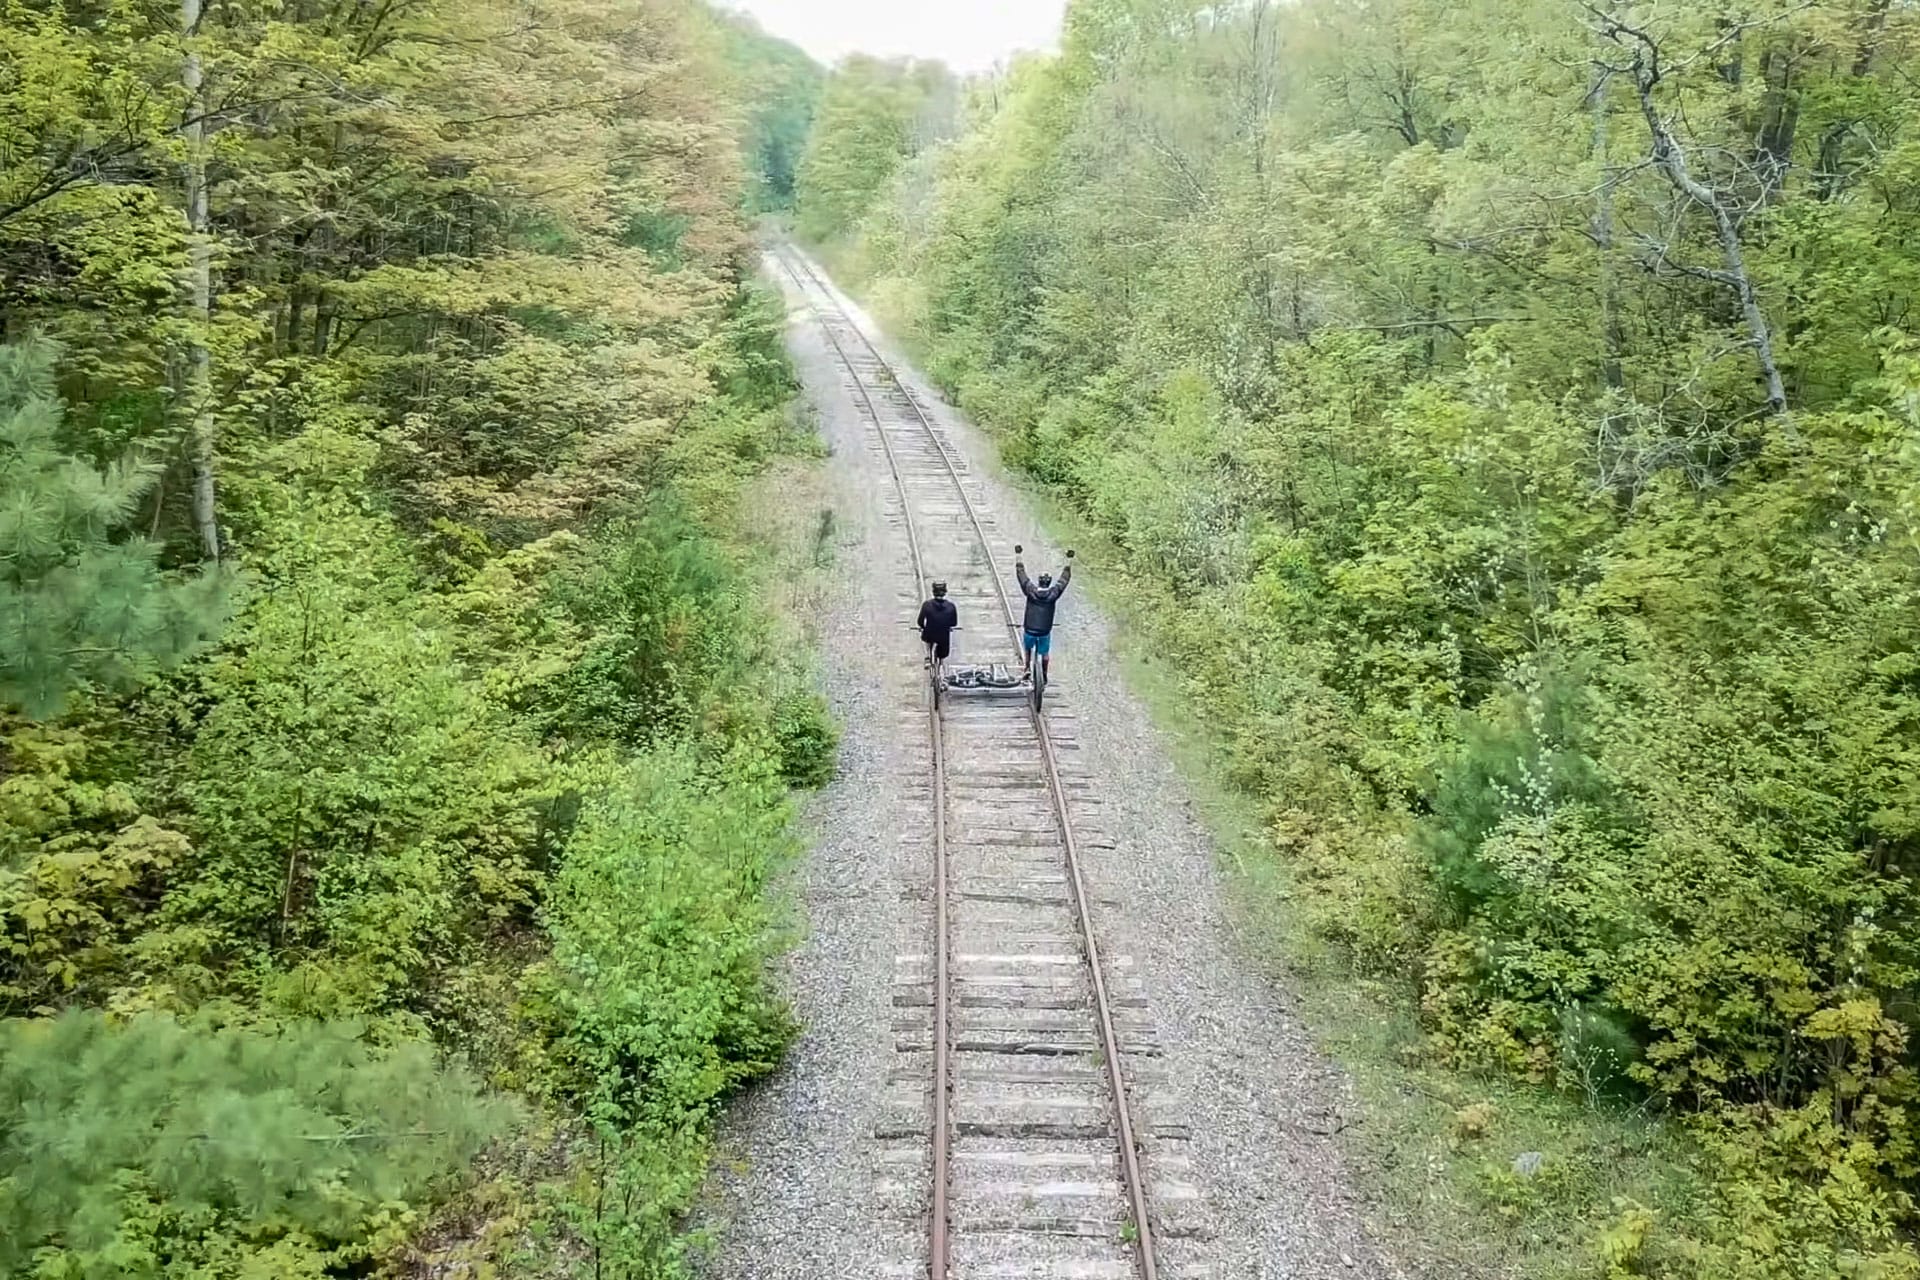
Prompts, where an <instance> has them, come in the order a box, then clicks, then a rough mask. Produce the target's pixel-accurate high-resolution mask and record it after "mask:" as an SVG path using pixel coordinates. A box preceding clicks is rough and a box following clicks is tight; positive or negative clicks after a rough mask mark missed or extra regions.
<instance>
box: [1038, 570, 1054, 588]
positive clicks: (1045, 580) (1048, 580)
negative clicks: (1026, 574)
mask: <svg viewBox="0 0 1920 1280" xmlns="http://www.w3.org/2000/svg"><path fill="white" fill-rule="evenodd" d="M1040 585H1041V586H1043V587H1050V586H1052V585H1053V575H1052V574H1050V573H1043V574H1041V575H1040Z"/></svg>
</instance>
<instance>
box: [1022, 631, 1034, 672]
mask: <svg viewBox="0 0 1920 1280" xmlns="http://www.w3.org/2000/svg"><path fill="white" fill-rule="evenodd" d="M1038 639H1039V637H1038V636H1036V635H1034V634H1033V632H1031V631H1028V630H1026V629H1025V628H1024V627H1023V628H1021V631H1020V674H1021V675H1022V676H1023V677H1024V676H1025V675H1027V674H1028V673H1029V672H1030V671H1032V670H1033V646H1034V643H1035V641H1037V640H1038Z"/></svg>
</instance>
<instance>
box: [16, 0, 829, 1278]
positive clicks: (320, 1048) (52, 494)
mask: <svg viewBox="0 0 1920 1280" xmlns="http://www.w3.org/2000/svg"><path fill="white" fill-rule="evenodd" d="M769 68H772V69H774V70H775V71H777V72H778V75H777V76H772V77H771V78H769V76H768V75H763V74H762V73H763V72H765V71H767V69H769ZM818 74H819V73H818V72H817V71H816V70H815V69H814V68H813V67H812V66H811V64H809V63H806V62H805V60H804V59H803V58H799V57H797V56H796V55H795V54H794V52H793V51H792V50H791V49H790V48H789V47H787V46H783V45H780V44H778V43H777V42H773V41H770V40H767V39H766V38H765V37H763V36H759V35H756V34H752V33H748V32H745V31H743V30H742V29H741V28H740V27H739V25H738V24H737V23H735V22H733V21H732V20H731V19H724V18H722V17H721V16H720V15H719V14H717V13H715V12H713V11H711V10H709V9H708V8H706V7H705V6H704V5H701V4H698V3H694V2H693V0H478V2H477V3H470V4H469V3H463V4H460V5H441V4H432V3H425V2H424V0H396V2H394V3H384V4H358V3H313V2H311V0H299V2H297V3H296V2H294V0H285V2H282V0H267V2H265V3H250V4H232V3H217V2H211V0H209V2H206V3H203V2H202V0H186V2H185V3H184V4H182V3H178V2H170V3H166V4H160V3H148V2H147V0H107V2H102V3H93V2H91V0H78V2H69V3H62V4H42V3H35V2H33V0H27V2H25V3H13V4H9V5H7V6H6V7H5V12H4V17H3V18H0V340H4V345H0V1019H5V1020H6V1021H4V1023H0V1033H3V1035H0V1038H4V1039H5V1041H6V1043H5V1045H4V1047H3V1051H0V1093H4V1095H5V1099H4V1100H5V1103H6V1105H5V1107H4V1108H3V1109H4V1111H5V1116H4V1117H0V1224H4V1228H0V1235H4V1236H5V1240H4V1241H3V1242H0V1274H4V1275H8V1276H12V1275H29V1274H31V1275H36V1276H54V1275H60V1276H82V1275H88V1276H91V1275H142V1276H155V1277H162V1276H164V1277H187V1276H206V1275H220V1276H244V1275H254V1276H269V1275H270V1276H276V1277H277V1276H312V1277H319V1276H322V1275H342V1274H349V1273H351V1274H355V1275H372V1274H385V1275H401V1274H425V1273H427V1272H429V1271H434V1272H437V1271H439V1270H442V1269H444V1270H448V1271H451V1270H456V1269H460V1268H473V1269H484V1270H487V1271H488V1272H489V1273H491V1274H505V1273H506V1272H507V1270H508V1269H512V1270H513V1272H514V1273H515V1274H526V1275H559V1274H566V1273H568V1271H569V1270H570V1269H571V1268H573V1267H574V1266H575V1265H584V1266H588V1267H591V1269H592V1270H593V1271H594V1272H595V1273H597V1274H600V1275H605V1276H638V1275H647V1276H663V1275H673V1274H679V1272H680V1268H681V1266H682V1262H681V1258H682V1256H683V1254H684V1253H685V1251H686V1247H687V1245H686V1242H685V1241H684V1240H683V1239H681V1236H680V1218H681V1215H682V1213H683V1212H684V1210H685V1208H686V1206H687V1204H688V1203H689V1201H690V1199H691V1197H692V1195H693V1194H694V1192H695V1191H696V1190H697V1188H698V1185H699V1182H700V1178H701V1175H702V1172H703V1170H704V1168H705V1161H706V1144H707V1133H708V1126H709V1124H710V1121H711V1118H712V1114H713V1111H714V1109H715V1107H716V1105H717V1103H718V1101H719V1099H720V1098H722V1097H723V1096H724V1095H725V1094H726V1093H727V1092H728V1091H729V1090H731V1089H733V1088H735V1087H737V1086H738V1084H739V1083H740V1082H742V1081H744V1080H746V1079H748V1078H750V1077H752V1076H753V1075H755V1074H757V1073H759V1072H762V1071H764V1070H766V1069H767V1068H768V1066H769V1065H770V1064H771V1063H772V1062H773V1061H775V1060H776V1059H777V1057H778V1054H779V1052H780V1050H781V1048H782V1047H783V1045H784V1043H785V1041H786V1038H787V1036H788V1034H789V1033H790V1027H789V1025H788V1021H787V1019H786V1015H785V1012H784V1008H783V1006H782V1004H781V1002H780V1000H779V999H778V997H777V995H776V994H775V993H774V992H773V991H772V990H771V988H770V987H769V985H768V983H767V981H766V978H765V974H764V968H765V961H766V958H767V956H768V955H769V954H770V952H771V950H772V948H773V947H774V946H775V944H776V940H777V939H778V937H779V936H780V934H779V932H778V930H777V929H776V927H775V924H776V922H775V920H774V919H773V916H772V913H771V911H770V909H769V908H768V907H767V905H766V904H765V903H764V902H763V900H762V898H761V895H760V893H759V889H760V886H761V884H762V882H763V880H764V878H765V876H766V875H767V874H768V872H769V870H770V869H771V868H772V867H773V866H774V865H776V864H777V863H778V861H779V860H780V859H782V858H784V857H785V856H787V853H788V851H789V848H790V837H789V835H788V832H787V818H788V800H787V793H788V789H789V786H790V785H793V784H802V783H806V784H812V783H818V782H819V781H821V780H823V778H824V777H825V776H827V775H830V774H831V772H832V768H833V755H834V730H833V726H832V725H831V723H830V722H829V721H828V719H827V717H826V713H825V707H824V704H823V703H822V702H821V700H820V699H819V698H818V697H817V696H816V695H815V694H814V693H813V692H812V687H811V683H810V680H809V673H808V671H807V658H806V655H805V652H804V649H803V648H802V647H801V646H799V645H798V644H797V643H795V642H794V641H793V639H792V638H791V637H788V636H786V635H785V634H784V633H782V632H780V631H779V630H778V627H779V626H780V624H779V622H778V620H777V619H776V618H775V617H774V616H773V614H774V612H775V610H774V609H773V608H771V607H769V606H768V605H766V604H764V603H762V601H763V600H764V598H765V597H766V596H767V594H768V590H767V589H766V588H765V587H764V585H763V583H762V581H761V575H762V574H763V573H764V572H765V568H764V565H765V563H766V562H767V561H768V559H769V558H770V557H771V556H772V555H773V554H775V552H774V551H773V550H772V549H769V548H768V547H765V546H760V545H757V544H754V543H752V542H751V541H750V540H749V538H748V537H747V534H746V531H745V528H744V523H743V521H742V520H741V519H740V518H739V509H740V506H741V500H742V496H743V494H744V493H745V492H746V490H747V488H748V486H750V485H753V484H756V483H758V482H759V481H758V479H757V478H758V476H759V475H760V473H761V472H762V471H763V470H765V469H766V468H767V467H768V466H769V465H770V464H771V463H772V462H773V461H774V460H775V459H777V458H778V457H779V456H780V455H782V454H785V453H792V452H802V451H805V450H806V449H808V448H810V446H809V444H808V442H807V437H806V433H805V431H804V430H802V429H801V427H800V424H798V423H797V422H796V421H795V420H793V419H792V418H790V416H789V413H788V401H789V398H790V396H791V392H792V390H793V381H792V377H791V374H790V372H789V370H788V368H787V365H786V363H785V359H784V356H783V354H782V352H781V350H780V345H779V324H780V318H781V312H780V309H779V308H778V306H777V305H776V304H774V303H773V302H771V301H770V299H769V298H768V297H767V296H766V295H765V294H764V293H763V292H762V291H761V289H760V288H759V286H757V285H756V284H755V282H754V280H753V278H752V271H753V265H754V261H755V254H754V252H753V247H752V242H751V240H750V237H749V226H748V222H747V215H748V213H749V211H750V209H752V208H754V207H756V205H759V206H764V205H768V204H777V203H779V202H780V201H782V200H784V199H785V198H786V195H785V193H786V191H787V188H788V187H789V186H790V179H789V178H788V176H786V175H787V174H788V172H789V171H790V169H791V156H792V153H793V152H794V150H795V149H796V147H797V145H798V144H797V136H798V131H799V130H800V129H802V128H804V120H805V116H806V110H807V102H808V101H809V95H810V93H811V88H810V86H811V84H812V83H813V82H814V81H815V80H816V79H817V76H818ZM749 157H751V158H752V159H751V161H750V160H749ZM749 163H756V164H759V165H761V166H763V168H762V169H761V170H760V171H757V172H750V171H749V168H748V165H749ZM703 621H704V622H705V623H706V624H707V625H701V624H702V623H703ZM686 829H697V830H699V831H702V832H704V833H706V840H705V843H703V844H701V845H700V846H699V847H698V848H693V849H686V850H682V849H680V848H679V846H677V845H676V846H674V847H673V848H672V849H671V850H670V851H669V852H671V853H672V854H674V855H675V856H678V857H680V861H679V862H677V863H676V864H675V865H676V866H677V868H678V870H677V871H675V873H674V876H675V878H673V879H667V878H664V877H663V876H662V875H661V874H659V872H660V868H649V870H648V873H647V874H646V875H644V876H642V875H636V874H634V868H633V865H632V861H631V856H630V855H631V853H632V851H633V850H635V849H638V848H642V847H649V848H658V847H659V841H660V840H661V839H663V838H664V837H661V836H659V834H658V833H660V832H672V831H678V830H686ZM646 840H653V841H655V844H653V845H646V844H645V843H644V842H645V841H646ZM716 850H719V851H724V855H725V856H724V858H721V857H719V856H718V854H716V852H715V851H716ZM662 856H663V857H664V856H666V855H665V853H663V854H662ZM556 887H558V888H557V889H556ZM721 890H724V892H721ZM708 891H713V892H714V893H715V895H716V896H715V900H714V901H711V902H700V903H699V905H698V907H697V909H696V907H695V906H692V905H690V904H692V903H695V902H698V901H699V900H700V899H701V897H702V895H704V894H706V893H707V892H708ZM615 894H618V895H619V900H620V901H621V902H622V903H624V904H625V905H626V908H627V909H628V910H630V911H632V912H634V913H640V914H644V913H646V912H649V911H657V913H658V915H659V917H660V918H661V919H662V920H663V921H665V920H667V919H669V918H672V919H673V920H674V921H675V923H674V925H673V927H672V928H670V929H669V928H667V927H665V926H664V925H663V927H662V928H661V929H659V930H657V931H652V932H649V931H644V930H632V929H626V928H624V927H620V928H618V929H616V932H617V933H618V935H619V936H617V937H615V936H612V935H610V934H609V933H608V930H609V929H610V928H614V927H615V926H614V925H613V924H610V923H609V921H608V919H607V917H606V916H605V913H604V911H602V910H601V908H600V905H599V904H600V903H601V902H602V901H603V900H607V899H609V898H611V897H612V896H613V895H615ZM562 940H564V941H562ZM683 949H684V950H689V951H691V952H693V953H697V954H702V955H706V954H714V955H720V956H724V961H723V962H716V963H712V964H704V965H701V964H678V961H677V960H676V961H675V964H676V966H677V967H670V968H663V967H662V963H663V962H664V961H667V960H669V959H673V958H675V957H679V956H680V955H681V953H682V951H683ZM615 958H617V959H618V961H619V963H620V964H621V965H623V966H624V969H623V970H622V972H625V973H627V974H629V975H632V974H640V973H652V974H654V975H655V977H654V979H653V985H652V986H651V987H650V988H649V993H650V994H649V999H650V1000H651V999H653V998H655V997H657V998H658V1000H659V1001H660V1002H662V1003H661V1004H660V1005H659V1006H658V1007H655V1006H653V1005H648V1006H646V1007H641V1006H640V1005H639V1004H637V1003H636V1002H635V1001H634V1000H632V999H629V998H627V994H626V993H625V992H624V991H616V990H610V989H609V988H608V987H607V985H606V984H605V983H604V982H602V981H601V980H600V978H599V977H598V976H597V975H599V974H600V973H601V971H602V966H604V965H606V964H609V963H611V962H612V960H613V959H615ZM668 1005H671V1007H672V1008H673V1009H674V1010H675V1011H676V1013H675V1027H676V1035H675V1037H674V1038H673V1039H671V1040H670V1041H667V1042H662V1043H661V1044H659V1045H658V1046H657V1047H656V1049H655V1051H654V1052H653V1054H652V1056H651V1057H650V1058H649V1059H647V1060H645V1061H642V1060H640V1059H639V1058H637V1057H635V1056H634V1055H633V1054H632V1053H631V1052H629V1050H631V1049H632V1047H633V1046H635V1045H637V1044H640V1043H642V1042H643V1041H648V1040H649V1037H650V1036H651V1035H652V1031H653V1029H656V1028H657V1027H658V1025H659V1022H658V1014H659V1012H660V1009H662V1008H665V1007H667V1006H668ZM109 1095H111V1096H109ZM503 1099H507V1100H508V1101H503ZM136 1112H137V1113H138V1114H137V1116H136V1115H135V1113H136ZM130 1117H133V1118H131V1119H130ZM229 1130H231V1131H232V1132H229ZM216 1131H217V1132H216ZM489 1143H491V1144H493V1145H492V1150H491V1151H490V1152H487V1153H486V1154H484V1155H483V1154H481V1153H482V1151H483V1148H486V1147H487V1145H488V1144H489ZM609 1188H613V1189H615V1190H614V1191H613V1192H611V1193H610V1192H609ZM609 1206H611V1207H609ZM583 1260H584V1261H583Z"/></svg>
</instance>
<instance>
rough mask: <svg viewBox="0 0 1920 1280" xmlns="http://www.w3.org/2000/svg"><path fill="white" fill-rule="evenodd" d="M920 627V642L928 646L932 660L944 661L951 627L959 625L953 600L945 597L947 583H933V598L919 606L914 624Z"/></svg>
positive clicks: (949, 643) (951, 637)
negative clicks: (917, 619) (918, 615)
mask: <svg viewBox="0 0 1920 1280" xmlns="http://www.w3.org/2000/svg"><path fill="white" fill-rule="evenodd" d="M915 625H916V626H918V627H919V628H920V639H921V641H922V643H924V644H926V645H928V646H929V648H930V652H931V653H932V661H934V662H945V661H946V660H947V654H948V652H949V651H950V648H951V644H952V639H953V629H954V628H955V627H957V626H959V625H960V611H959V610H958V609H956V608H954V607H953V601H951V600H949V599H947V584H946V583H944V582H936V583H934V584H933V598H932V599H930V600H928V601H927V602H926V603H925V604H923V605H921V606H920V618H919V621H918V622H917V623H916V624H915Z"/></svg>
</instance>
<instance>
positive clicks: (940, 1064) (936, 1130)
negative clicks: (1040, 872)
mask: <svg viewBox="0 0 1920 1280" xmlns="http://www.w3.org/2000/svg"><path fill="white" fill-rule="evenodd" d="M774 256H775V257H776V258H778V259H779V260H780V265H781V266H783V267H785V268H786V269H787V274H788V275H789V276H791V277H792V278H793V282H794V284H795V285H796V286H798V287H799V289H800V295H801V297H803V298H805V297H806V296H807V286H806V282H805V281H803V280H802V279H801V278H800V275H799V273H798V272H796V271H795V270H794V269H793V263H792V261H791V260H790V259H789V258H788V257H787V255H786V254H784V253H781V252H779V251H777V250H776V251H775V254H774ZM803 265H805V264H803ZM807 273H808V275H812V274H813V270H812V268H811V267H810V266H809V267H808V269H807ZM815 283H816V285H817V284H818V283H819V281H818V277H815ZM828 296H830V297H831V296H832V295H828ZM807 309H808V310H809V311H812V312H814V313H815V314H816V315H817V314H819V308H818V307H816V306H815V305H814V303H813V302H812V300H811V299H808V301H807ZM842 314H843V315H844V311H843V313H842ZM820 332H822V333H824V334H826V336H827V341H828V342H829V343H831V344H833V350H834V354H835V355H837V356H839V357H840V363H841V364H842V365H844V366H845V367H846V370H847V374H848V376H849V377H851V378H852V379H853V386H854V390H855V391H857V392H859V394H860V399H861V401H862V402H864V403H865V404H866V406H867V416H868V417H869V418H871V419H873V429H874V430H875V431H877V432H878V433H879V435H880V447H881V450H882V451H883V452H884V453H885V454H886V458H887V470H888V471H890V472H891V473H892V474H893V485H894V489H895V490H896V491H897V492H898V493H899V494H900V515H901V519H902V522H903V523H904V524H905V525H906V530H907V557H908V559H909V560H911V561H912V562H913V579H914V589H915V590H916V591H918V590H921V589H923V587H924V585H925V583H926V565H925V563H924V561H922V559H921V556H920V538H919V535H918V534H917V533H916V532H915V531H914V527H913V504H912V503H911V502H909V501H908V499H907V486H906V482H905V481H904V480H902V479H901V476H900V467H899V464H898V462H897V461H896V460H895V459H894V456H893V445H892V444H891V443H889V442H888V440H887V428H886V424H885V423H883V422H881V421H880V410H879V407H878V406H877V405H875V404H874V402H873V396H872V395H871V394H870V393H869V392H868V391H867V386H866V382H865V380H864V379H862V378H861V376H860V371H859V370H858V369H855V368H854V367H853V361H852V360H851V359H849V358H848V356H847V352H846V349H845V348H844V347H842V346H841V345H840V339H839V338H837V337H835V336H834V334H833V331H832V330H831V329H829V328H828V327H827V326H826V325H824V324H823V325H821V326H820ZM882 367H883V368H884V367H885V365H884V364H883V365H882ZM928 724H929V736H930V737H931V738H932V740H933V1099H934V1105H933V1224H932V1240H931V1242H930V1247H929V1252H928V1262H927V1270H928V1274H929V1276H930V1277H931V1280H947V1262H948V1242H947V1153H948V1151H949V1149H950V1148H951V1145H952V1125H951V1123H950V1121H951V1116H950V1114H949V1107H948V1105H947V1101H948V1095H949V1093H950V1092H951V1090H952V1087H953V1085H952V1081H951V1079H950V1078H949V1076H950V1071H949V1066H950V1060H951V1058H952V1045H951V1043H950V1040H949V1037H948V1031H947V1019H948V1008H947V991H948V987H949V985H950V982H949V975H948V972H947V950H948V948H947V814H946V806H947V777H946V775H947V762H946V753H945V743H944V741H943V737H944V735H943V734H942V732H941V727H942V720H941V717H940V705H939V701H938V700H937V699H935V700H934V701H933V706H932V709H931V715H930V717H929V720H928Z"/></svg>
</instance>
